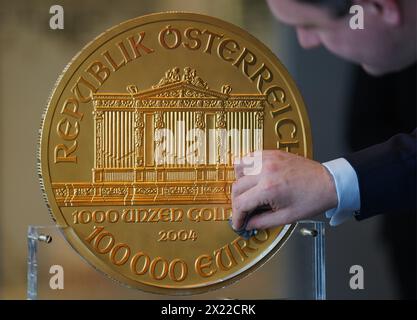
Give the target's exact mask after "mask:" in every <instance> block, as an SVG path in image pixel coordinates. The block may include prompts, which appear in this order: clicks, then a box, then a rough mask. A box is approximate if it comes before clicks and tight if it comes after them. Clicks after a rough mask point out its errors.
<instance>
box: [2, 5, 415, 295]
mask: <svg viewBox="0 0 417 320" xmlns="http://www.w3.org/2000/svg"><path fill="white" fill-rule="evenodd" d="M54 4H60V5H62V6H63V8H64V13H65V28H64V30H51V29H50V28H49V18H50V16H51V15H50V14H49V8H50V6H52V5H54ZM173 10H180V11H190V12H196V13H203V14H207V15H211V16H214V17H218V18H220V19H223V20H226V21H228V22H231V23H233V24H236V25H238V26H240V27H242V28H244V29H246V30H247V31H249V32H250V33H251V34H253V35H254V36H255V37H257V38H258V39H259V40H261V41H262V42H263V43H265V44H266V45H267V46H268V47H269V48H271V50H272V51H273V52H274V53H275V54H276V55H277V56H278V57H279V59H280V60H281V61H282V62H283V63H284V65H285V66H286V67H287V69H288V70H289V72H290V74H291V75H292V76H293V78H294V79H295V81H296V83H297V85H298V87H299V89H300V91H301V93H302V95H303V97H304V99H305V103H306V106H307V109H308V114H309V117H310V121H311V127H312V134H313V143H314V158H315V159H316V160H318V161H327V160H330V159H333V158H337V157H340V156H342V155H343V154H345V153H347V152H349V151H351V150H353V149H357V148H360V147H363V146H366V145H367V144H372V143H375V142H378V141H383V139H384V138H385V136H384V135H387V136H389V135H390V134H391V131H392V132H396V131H406V130H408V127H410V126H411V128H413V126H414V127H415V119H416V116H415V106H416V103H415V88H416V85H415V76H416V74H415V68H414V69H412V70H411V71H408V74H406V75H404V74H402V75H394V76H390V77H389V79H378V80H375V79H373V78H370V77H367V76H366V75H364V74H363V73H362V72H361V71H360V70H359V69H358V68H357V67H355V66H352V65H350V64H348V63H346V62H344V61H342V60H341V59H339V58H336V57H334V56H333V55H331V54H330V53H328V52H326V51H325V50H324V49H321V48H320V49H314V50H312V51H305V50H303V49H302V48H300V46H299V44H298V42H297V39H296V36H295V32H294V30H292V29H291V28H289V27H286V26H284V25H282V24H280V23H279V22H277V21H276V20H275V19H274V17H273V16H272V14H271V13H270V11H269V9H268V7H267V5H266V3H265V2H264V1H253V0H252V1H251V0H228V1H223V0H199V1H189V0H152V1H150V0H149V1H146V0H141V1H138V0H137V1H133V0H119V1H110V0H101V1H92V0H82V1H79V0H71V1H59V3H58V2H55V1H48V0H42V1H40V0H37V1H22V0H19V1H17V0H16V1H8V2H4V1H2V4H1V6H0V40H1V45H2V50H1V51H0V70H1V78H0V130H1V133H0V150H1V157H0V170H1V172H0V176H1V184H0V298H1V299H25V298H26V272H27V265H26V260H27V241H26V234H27V228H28V225H51V224H52V221H51V219H50V217H49V214H48V212H47V209H46V206H45V204H44V202H43V199H42V194H41V191H40V187H39V183H38V176H37V172H36V150H37V139H38V130H39V128H40V121H41V114H42V112H43V110H44V108H45V106H46V102H47V99H48V96H49V94H50V92H51V90H52V88H53V87H54V84H55V81H56V79H57V77H58V76H59V74H60V73H61V71H62V70H63V69H64V67H65V66H66V64H67V63H68V62H69V61H70V59H71V58H72V57H73V56H74V55H75V54H76V53H77V52H78V51H79V50H80V49H81V48H82V47H83V46H84V45H85V44H86V43H87V42H89V41H90V40H92V39H93V38H94V37H96V36H97V35H98V34H100V33H101V32H103V31H104V30H106V29H108V28H110V27H112V26H114V25H116V24H118V23H120V22H122V21H124V20H127V19H130V18H134V17H137V16H140V15H144V14H148V13H152V12H160V11H173ZM410 79H411V80H410ZM401 83H407V85H408V86H409V88H410V89H411V93H410V98H407V96H406V97H404V95H402V99H405V100H402V101H405V104H406V105H408V106H409V107H410V106H411V107H410V108H409V110H408V109H407V108H406V107H404V109H402V110H401V112H402V116H401V117H398V119H396V120H395V121H396V122H395V121H394V122H395V123H394V124H392V123H391V124H390V126H391V127H390V128H389V129H387V130H382V129H383V127H384V126H385V125H386V121H385V120H384V119H386V118H384V117H383V116H384V112H385V111H384V110H386V109H384V108H385V107H384V103H385V104H386V102H387V100H386V99H387V98H386V97H385V98H381V95H382V94H383V92H384V91H383V90H385V89H387V88H389V90H392V91H394V92H395V86H396V85H397V86H398V87H401V88H403V89H404V86H400V85H399V84H401ZM384 88H385V89H384ZM374 97H375V98H374ZM378 97H379V99H380V100H381V101H380V100H378ZM392 99H393V100H394V101H393V102H394V103H395V102H398V101H400V100H397V99H396V98H395V96H394V97H392ZM410 99H411V101H410ZM362 107H363V108H362ZM368 107H369V109H367V108H368ZM372 107H374V109H372ZM391 107H392V105H391ZM355 108H356V109H355ZM358 108H359V109H358ZM407 110H408V111H407ZM406 112H408V114H407V113H406ZM366 117H368V118H366ZM389 117H393V118H394V116H393V114H392V112H391V113H390V115H389ZM367 119H368V120H367ZM411 128H410V130H411ZM378 130H380V131H381V130H382V132H383V134H381V135H375V134H374V132H375V131H378ZM408 131H409V130H408ZM404 219H408V220H405V221H402V222H398V221H397V220H396V221H397V222H393V221H392V220H393V219H391V220H390V219H389V218H387V217H375V218H372V219H369V220H366V221H362V222H356V221H353V220H352V221H349V222H347V223H344V224H343V225H341V226H338V227H330V226H328V225H327V230H326V262H327V265H326V271H327V297H328V298H329V299H396V298H402V297H412V295H414V297H415V283H416V281H415V269H416V268H415V252H416V250H415V242H416V238H415V213H413V215H412V216H411V217H408V218H404ZM407 243H409V244H408V246H407ZM410 243H411V245H410ZM410 246H411V247H410ZM352 265H361V266H362V267H363V268H364V272H365V283H364V285H365V289H364V290H351V289H350V287H349V279H350V277H351V275H350V274H349V269H350V267H351V266H352ZM404 266H405V267H404ZM268 272H274V270H271V269H269V271H268ZM410 277H411V278H410ZM412 277H414V278H412Z"/></svg>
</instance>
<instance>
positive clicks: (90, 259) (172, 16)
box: [37, 11, 313, 295]
mask: <svg viewBox="0 0 417 320" xmlns="http://www.w3.org/2000/svg"><path fill="white" fill-rule="evenodd" d="M161 20H167V21H173V20H182V21H184V20H189V21H194V22H199V23H205V24H209V25H210V24H211V25H214V26H216V27H218V28H223V29H225V30H228V31H230V32H231V33H234V34H236V35H238V36H240V37H242V38H243V39H245V40H247V41H248V42H251V43H252V44H253V45H254V47H256V48H257V49H258V50H259V51H261V52H262V54H263V55H264V56H265V57H266V58H267V60H269V61H270V62H271V63H272V64H273V65H274V67H276V68H277V69H278V71H279V73H280V75H282V76H283V77H282V81H283V82H284V83H285V84H286V85H287V87H288V88H289V89H290V90H289V93H290V94H291V95H292V97H293V99H294V101H295V103H296V105H297V107H298V108H297V109H296V110H297V112H298V114H299V116H300V119H302V123H301V125H302V126H303V128H304V130H303V139H304V141H305V143H304V154H305V155H306V157H307V158H312V155H313V144H312V137H311V127H310V122H309V118H308V114H307V110H306V107H305V104H304V100H303V98H302V96H301V94H300V92H299V90H298V87H297V86H296V84H295V82H294V80H293V79H292V77H291V75H290V74H289V72H288V71H287V69H286V68H285V66H284V65H283V64H282V63H281V61H280V60H279V59H278V58H277V57H276V56H275V54H274V53H273V52H272V51H271V50H270V49H269V48H268V47H267V46H266V45H264V44H263V43H262V42H261V41H260V40H258V39H257V38H255V37H254V36H253V35H251V34H250V33H249V32H248V31H246V30H244V29H242V28H240V27H238V26H236V25H234V24H232V23H229V22H227V21H224V20H222V19H219V18H215V17H211V16H208V15H204V14H200V13H193V12H183V11H169V12H160V13H152V14H147V15H143V16H140V17H136V18H133V19H129V20H126V21H124V22H121V23H119V24H117V25H115V26H113V27H111V28H109V29H107V30H106V31H104V32H102V33H101V34H99V35H98V36H97V37H95V38H94V39H93V40H91V41H90V42H88V43H87V44H86V45H85V46H84V47H83V48H82V49H81V50H80V51H79V52H78V53H77V54H76V55H75V56H74V57H73V58H72V59H71V61H70V62H69V63H68V64H67V65H66V67H65V68H64V70H63V71H62V72H61V74H60V76H59V77H58V79H57V81H56V82H55V85H54V88H53V89H52V91H51V93H50V95H49V98H48V101H47V105H46V108H45V110H44V112H43V115H42V121H41V127H40V130H39V141H38V154H37V167H38V176H39V182H40V186H41V190H42V194H43V198H44V200H45V202H46V205H47V208H48V211H49V214H50V216H51V218H52V219H53V221H54V222H55V223H57V224H58V227H59V229H60V230H61V232H62V233H63V235H64V238H65V239H66V241H67V242H68V243H69V244H70V246H71V247H72V248H73V249H74V250H75V251H76V252H77V253H78V254H79V255H80V256H81V257H82V259H83V260H85V261H86V262H87V263H88V264H89V265H91V266H92V267H94V269H96V270H98V271H99V272H100V273H102V274H104V275H105V276H106V277H108V278H110V279H112V280H113V281H115V282H117V283H120V284H121V285H123V286H127V287H129V288H138V289H141V290H143V291H145V292H148V293H152V294H155V293H156V294H171V295H190V294H201V293H207V292H209V291H212V290H215V289H219V288H223V287H226V286H228V285H230V284H232V283H235V282H237V281H239V280H241V279H243V278H244V277H247V276H248V275H250V274H251V273H253V272H254V271H255V270H257V269H259V268H260V267H261V266H263V265H264V264H265V263H266V262H267V261H269V260H270V259H271V258H272V257H273V256H274V255H275V253H276V252H278V251H279V249H280V248H282V246H283V245H284V243H285V242H286V241H287V240H288V238H289V237H290V235H291V234H292V232H293V231H294V229H295V227H296V224H295V223H294V224H288V225H285V226H284V227H283V230H281V232H280V233H279V235H278V237H280V236H281V238H280V240H279V241H278V242H277V243H276V244H275V245H274V246H273V247H272V248H269V247H268V248H267V249H265V250H266V252H267V253H266V254H265V255H263V256H262V255H260V256H258V257H257V259H255V261H254V262H252V264H251V265H250V266H249V267H248V268H246V269H244V268H242V269H244V270H243V271H240V272H239V271H238V272H239V273H237V274H235V275H233V274H232V276H230V275H229V276H230V278H228V279H226V280H222V279H221V278H220V279H217V280H216V282H215V283H211V284H204V285H202V286H201V287H200V286H198V287H193V288H184V289H183V288H169V287H166V286H165V287H160V286H157V285H149V284H144V283H141V282H137V281H134V280H132V279H130V278H128V277H126V276H124V275H123V274H122V273H120V272H117V271H115V270H114V269H113V268H112V267H111V266H109V265H108V264H107V263H105V262H104V261H102V260H101V259H99V258H98V257H97V256H96V255H95V254H93V253H92V251H91V250H90V249H88V248H87V247H86V245H85V244H84V243H83V242H82V241H81V239H80V237H79V236H78V235H77V234H76V232H75V231H74V229H73V228H72V227H71V226H70V225H69V224H67V223H66V220H65V218H64V217H63V215H62V212H61V210H60V208H59V206H58V205H57V204H56V201H55V198H54V196H53V194H52V192H51V177H50V174H49V173H50V170H49V161H48V152H49V146H48V145H47V144H46V142H43V141H44V140H49V134H50V132H51V121H52V119H53V114H54V111H55V108H56V104H57V102H58V100H59V99H60V96H61V95H62V92H63V90H64V89H65V88H66V86H67V85H68V82H69V81H70V79H71V77H72V76H73V74H74V72H76V70H77V69H78V68H79V67H80V66H81V64H82V63H77V60H78V59H79V58H80V57H81V56H82V55H84V56H85V55H87V56H89V55H90V54H92V53H94V52H95V51H96V50H97V47H99V46H101V45H103V44H104V43H106V42H108V41H110V39H111V38H114V37H115V36H117V35H112V33H113V32H115V31H116V29H121V30H122V31H120V32H119V33H118V34H120V33H123V32H126V31H127V29H129V26H130V25H132V27H138V26H140V25H145V24H149V23H152V22H157V21H161ZM109 36H110V39H108V38H109ZM90 51H91V52H90ZM84 60H85V59H83V61H84ZM74 68H75V70H74V71H72V70H71V69H74ZM68 71H72V72H71V74H70V73H69V72H68ZM59 92H60V94H58V95H57V94H56V93H59ZM54 106H55V108H54ZM50 108H54V109H53V110H52V109H51V110H52V111H51V112H48V110H49V109H50ZM43 158H45V159H46V161H45V163H44V164H42V159H43ZM47 188H48V190H47ZM51 198H52V201H49V199H51ZM54 212H57V213H59V215H56V214H54ZM285 229H286V230H285ZM273 243H275V241H274V242H273ZM271 245H272V244H271ZM271 245H270V246H271ZM242 269H241V270H242Z"/></svg>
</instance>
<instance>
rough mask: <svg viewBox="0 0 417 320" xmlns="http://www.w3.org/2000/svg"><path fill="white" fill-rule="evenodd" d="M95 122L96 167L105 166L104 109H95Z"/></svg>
mask: <svg viewBox="0 0 417 320" xmlns="http://www.w3.org/2000/svg"><path fill="white" fill-rule="evenodd" d="M93 115H94V122H95V128H96V132H95V136H96V139H95V144H94V147H95V149H96V150H95V156H96V158H95V168H100V169H101V168H103V158H104V150H103V111H97V110H96V111H94V112H93Z"/></svg>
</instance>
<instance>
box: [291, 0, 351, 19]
mask: <svg viewBox="0 0 417 320" xmlns="http://www.w3.org/2000/svg"><path fill="white" fill-rule="evenodd" d="M297 1H300V2H305V3H309V4H312V5H318V6H322V7H324V8H326V9H328V10H329V11H330V13H331V14H333V15H335V16H337V17H342V16H344V15H346V14H347V13H348V12H349V8H350V7H351V5H352V0H297Z"/></svg>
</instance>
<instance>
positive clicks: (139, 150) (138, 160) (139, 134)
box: [134, 109, 145, 167]
mask: <svg viewBox="0 0 417 320" xmlns="http://www.w3.org/2000/svg"><path fill="white" fill-rule="evenodd" d="M144 127H145V122H144V114H143V112H139V111H138V109H136V110H135V126H134V134H135V167H141V166H143V163H144V162H143V157H144V154H143V134H144V133H143V131H144Z"/></svg>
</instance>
